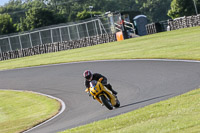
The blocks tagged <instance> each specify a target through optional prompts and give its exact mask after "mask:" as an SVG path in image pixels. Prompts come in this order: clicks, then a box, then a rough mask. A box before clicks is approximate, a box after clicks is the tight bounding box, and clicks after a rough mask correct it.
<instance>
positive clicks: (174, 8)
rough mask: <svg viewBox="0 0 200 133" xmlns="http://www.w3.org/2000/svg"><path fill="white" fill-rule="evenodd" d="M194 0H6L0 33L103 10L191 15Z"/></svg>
mask: <svg viewBox="0 0 200 133" xmlns="http://www.w3.org/2000/svg"><path fill="white" fill-rule="evenodd" d="M194 2H195V3H196V5H197V10H198V9H200V1H199V0H9V2H8V3H6V4H5V5H3V6H0V35H4V34H9V33H15V32H23V31H27V30H33V29H35V28H39V27H43V26H49V25H53V24H59V23H66V22H73V21H77V20H84V19H87V18H90V17H91V16H90V15H93V16H94V15H100V14H104V13H105V12H107V11H112V12H114V11H119V12H121V11H140V12H141V13H142V14H144V15H146V16H147V17H148V19H149V20H150V21H151V22H156V21H161V20H167V19H170V18H176V17H181V16H189V15H194V14H195V8H194ZM89 6H93V9H92V10H90V9H89Z"/></svg>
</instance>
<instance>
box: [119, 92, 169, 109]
mask: <svg viewBox="0 0 200 133" xmlns="http://www.w3.org/2000/svg"><path fill="white" fill-rule="evenodd" d="M171 95H172V94H167V95H163V96H158V97H154V98H150V99H147V100H143V101H139V102H135V103H130V104H126V105H123V106H120V107H119V108H124V107H128V106H132V105H135V104H139V103H144V102H148V101H151V100H155V99H159V98H163V97H168V96H171Z"/></svg>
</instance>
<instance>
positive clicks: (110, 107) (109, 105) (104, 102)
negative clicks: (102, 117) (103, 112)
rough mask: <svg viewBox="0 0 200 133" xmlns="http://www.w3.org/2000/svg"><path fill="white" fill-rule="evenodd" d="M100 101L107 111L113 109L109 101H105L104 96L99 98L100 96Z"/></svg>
mask: <svg viewBox="0 0 200 133" xmlns="http://www.w3.org/2000/svg"><path fill="white" fill-rule="evenodd" d="M100 100H101V101H102V102H103V104H104V105H105V106H106V107H107V108H108V109H109V110H112V109H113V106H112V104H111V102H110V100H109V99H107V98H106V97H105V96H104V95H101V96H100Z"/></svg>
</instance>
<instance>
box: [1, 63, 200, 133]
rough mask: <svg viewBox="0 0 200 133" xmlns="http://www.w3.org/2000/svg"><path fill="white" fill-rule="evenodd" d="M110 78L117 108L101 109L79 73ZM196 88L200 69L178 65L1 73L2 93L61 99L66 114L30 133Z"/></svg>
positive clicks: (78, 65)
mask: <svg viewBox="0 0 200 133" xmlns="http://www.w3.org/2000/svg"><path fill="white" fill-rule="evenodd" d="M86 69H89V70H91V71H93V72H99V73H101V74H103V75H105V76H106V77H107V78H108V81H109V82H110V83H111V84H112V85H113V88H114V89H115V90H116V91H118V98H119V100H120V102H121V107H120V108H118V109H114V110H112V111H110V110H108V109H106V108H105V107H102V106H101V105H100V104H99V103H98V102H97V101H95V100H93V99H92V98H91V97H88V95H87V94H86V93H85V92H84V89H85V87H84V84H83V82H84V80H83V77H82V73H83V71H84V70H86ZM199 85H200V63H199V62H192V61H176V60H163V61H161V60H121V61H120V60H115V61H100V62H82V63H68V64H60V65H50V66H42V67H32V68H23V69H15V70H6V71H0V89H14V90H29V91H34V92H39V93H43V94H47V95H51V96H54V97H57V98H59V99H62V100H63V101H64V102H65V104H66V109H65V110H64V112H63V113H62V114H61V115H59V116H58V117H56V118H55V119H53V120H51V121H49V122H47V123H45V124H43V125H41V126H39V127H37V128H35V129H33V130H31V131H29V132H30V133H55V132H58V131H63V130H65V129H69V128H72V127H76V126H79V125H83V124H87V123H90V122H93V121H97V120H101V119H105V118H109V117H113V116H116V115H119V114H122V113H126V112H129V111H132V110H135V109H138V108H141V107H144V106H146V105H149V104H152V103H156V102H159V101H161V100H165V99H168V98H171V97H174V96H177V95H180V94H182V93H185V92H188V91H190V90H193V89H195V88H198V87H199Z"/></svg>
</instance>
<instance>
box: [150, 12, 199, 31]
mask: <svg viewBox="0 0 200 133" xmlns="http://www.w3.org/2000/svg"><path fill="white" fill-rule="evenodd" d="M194 26H200V14H198V15H193V16H187V17H186V16H185V17H181V18H176V19H174V20H168V21H167V26H166V28H163V27H165V26H164V25H163V23H151V24H148V25H146V30H147V34H155V33H158V32H162V31H167V30H169V31H171V30H177V29H181V28H188V27H194Z"/></svg>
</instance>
